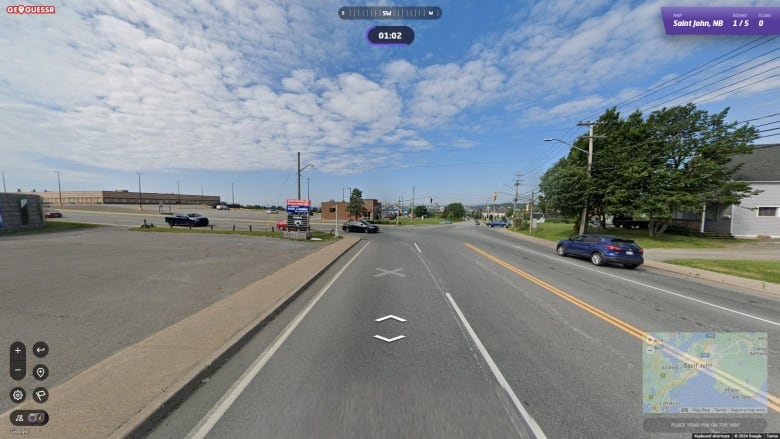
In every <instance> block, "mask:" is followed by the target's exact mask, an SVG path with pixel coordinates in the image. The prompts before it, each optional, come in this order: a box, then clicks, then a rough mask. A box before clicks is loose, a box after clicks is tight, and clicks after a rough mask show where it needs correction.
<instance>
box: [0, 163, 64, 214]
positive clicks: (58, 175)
mask: <svg viewBox="0 0 780 439" xmlns="http://www.w3.org/2000/svg"><path fill="white" fill-rule="evenodd" d="M54 172H56V173H57V189H58V190H59V192H60V207H62V185H61V184H60V171H54ZM3 191H4V192H5V183H3Z"/></svg>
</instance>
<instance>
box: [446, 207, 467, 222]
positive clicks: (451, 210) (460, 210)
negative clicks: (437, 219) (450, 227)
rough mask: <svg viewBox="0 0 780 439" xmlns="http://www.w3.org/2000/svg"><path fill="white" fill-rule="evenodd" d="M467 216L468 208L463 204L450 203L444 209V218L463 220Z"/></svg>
mask: <svg viewBox="0 0 780 439" xmlns="http://www.w3.org/2000/svg"><path fill="white" fill-rule="evenodd" d="M465 216H466V208H465V207H463V204H461V203H450V204H448V205H446V206H445V207H444V217H445V218H450V219H462V218H463V217H465Z"/></svg>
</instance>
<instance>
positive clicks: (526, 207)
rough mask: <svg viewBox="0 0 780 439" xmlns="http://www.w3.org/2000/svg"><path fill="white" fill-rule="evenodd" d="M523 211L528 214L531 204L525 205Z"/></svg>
mask: <svg viewBox="0 0 780 439" xmlns="http://www.w3.org/2000/svg"><path fill="white" fill-rule="evenodd" d="M525 211H526V212H530V211H531V203H528V204H526V205H525Z"/></svg>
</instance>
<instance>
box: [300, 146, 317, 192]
mask: <svg viewBox="0 0 780 439" xmlns="http://www.w3.org/2000/svg"><path fill="white" fill-rule="evenodd" d="M313 167H314V165H312V164H311V163H309V164H307V165H306V166H304V167H302V168H301V153H300V152H299V153H298V199H299V200H300V199H301V172H303V171H304V170H306V168H313Z"/></svg>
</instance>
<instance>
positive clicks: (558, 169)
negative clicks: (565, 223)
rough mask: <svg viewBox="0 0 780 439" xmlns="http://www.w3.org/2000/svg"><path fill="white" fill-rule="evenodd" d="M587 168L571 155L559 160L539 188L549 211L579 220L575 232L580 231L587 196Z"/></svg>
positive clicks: (544, 175)
mask: <svg viewBox="0 0 780 439" xmlns="http://www.w3.org/2000/svg"><path fill="white" fill-rule="evenodd" d="M587 181H588V178H587V168H586V167H585V166H583V164H582V163H577V160H576V159H574V158H573V157H572V156H571V154H570V155H569V157H563V158H561V159H560V160H558V161H557V162H556V163H555V164H554V165H553V166H552V167H551V168H549V169H547V170H546V171H545V172H544V174H543V175H542V176H541V178H540V179H539V188H540V189H541V191H542V192H543V193H544V197H545V200H547V201H546V204H547V209H548V210H549V211H552V212H555V213H557V214H559V215H562V216H565V217H574V218H577V223H576V224H574V230H577V229H579V221H580V213H581V212H582V208H583V206H584V204H585V200H586V195H587V190H586V187H587Z"/></svg>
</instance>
